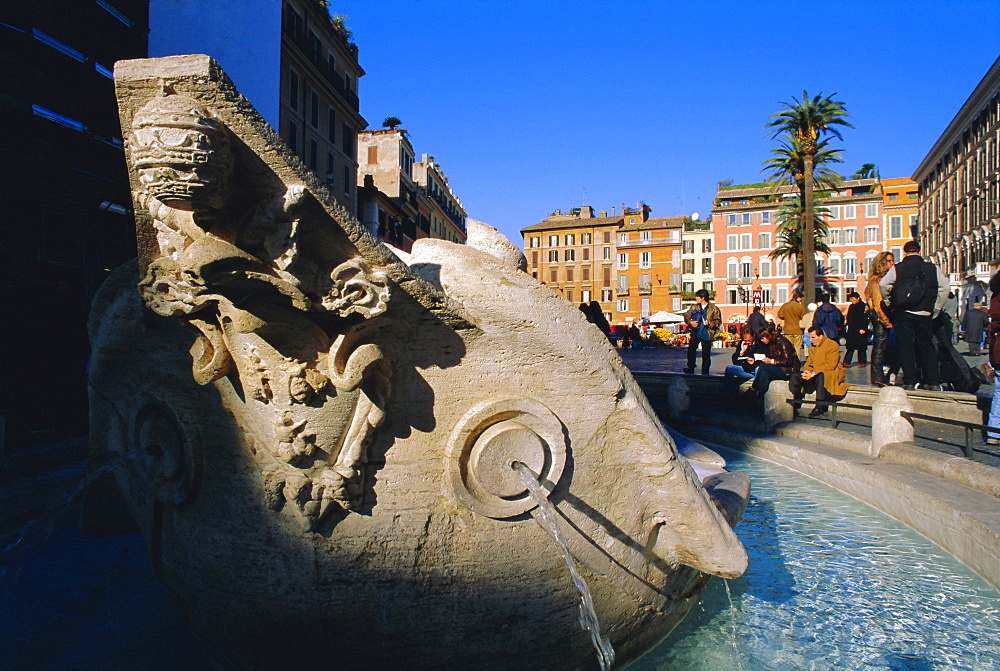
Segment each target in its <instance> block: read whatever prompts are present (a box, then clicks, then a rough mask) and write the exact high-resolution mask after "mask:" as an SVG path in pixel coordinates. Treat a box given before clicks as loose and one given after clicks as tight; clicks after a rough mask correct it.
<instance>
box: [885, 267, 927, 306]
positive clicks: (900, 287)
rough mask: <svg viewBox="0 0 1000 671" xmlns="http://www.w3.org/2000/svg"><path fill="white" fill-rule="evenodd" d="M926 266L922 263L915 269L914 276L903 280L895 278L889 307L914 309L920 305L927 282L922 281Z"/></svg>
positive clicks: (925, 291)
mask: <svg viewBox="0 0 1000 671" xmlns="http://www.w3.org/2000/svg"><path fill="white" fill-rule="evenodd" d="M926 267H927V266H926V265H924V264H922V265H921V266H920V270H919V271H917V275H916V277H909V278H907V279H904V280H896V283H895V284H894V285H893V286H892V293H891V294H890V296H889V301H890V307H892V309H894V310H915V309H916V308H918V307H919V306H920V302H921V301H923V300H924V295H925V294H926V293H927V283H926V282H925V281H924V269H925V268H926Z"/></svg>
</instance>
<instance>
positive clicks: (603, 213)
mask: <svg viewBox="0 0 1000 671" xmlns="http://www.w3.org/2000/svg"><path fill="white" fill-rule="evenodd" d="M600 215H601V219H604V218H605V217H606V216H608V211H607V210H601V211H600Z"/></svg>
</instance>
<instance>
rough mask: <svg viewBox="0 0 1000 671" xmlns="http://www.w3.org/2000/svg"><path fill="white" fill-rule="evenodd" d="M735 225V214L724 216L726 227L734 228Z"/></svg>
mask: <svg viewBox="0 0 1000 671" xmlns="http://www.w3.org/2000/svg"><path fill="white" fill-rule="evenodd" d="M735 225H736V215H735V214H727V215H726V226H735Z"/></svg>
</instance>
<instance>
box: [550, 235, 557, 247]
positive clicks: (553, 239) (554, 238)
mask: <svg viewBox="0 0 1000 671" xmlns="http://www.w3.org/2000/svg"><path fill="white" fill-rule="evenodd" d="M558 246H559V236H558V235H550V236H549V247H558Z"/></svg>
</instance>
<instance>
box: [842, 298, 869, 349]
mask: <svg viewBox="0 0 1000 671" xmlns="http://www.w3.org/2000/svg"><path fill="white" fill-rule="evenodd" d="M847 298H848V300H850V301H851V304H850V305H849V306H847V338H846V340H847V351H846V352H844V368H850V367H851V360H852V359H853V358H854V352H855V351H857V353H858V368H864V367H865V366H867V365H868V331H869V330H870V328H869V324H868V321H869V320H868V306H867V305H866V304H865V303H862V302H861V295H860V294H858V292H856V291H852V292H851V293H849V294H847Z"/></svg>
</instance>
